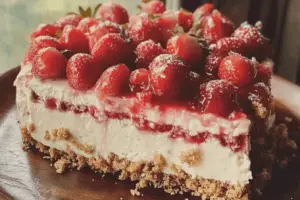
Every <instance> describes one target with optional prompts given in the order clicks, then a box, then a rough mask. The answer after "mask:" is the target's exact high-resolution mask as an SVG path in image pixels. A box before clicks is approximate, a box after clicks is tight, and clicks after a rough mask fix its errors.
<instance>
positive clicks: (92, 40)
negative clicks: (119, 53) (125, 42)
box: [88, 21, 121, 51]
mask: <svg viewBox="0 0 300 200" xmlns="http://www.w3.org/2000/svg"><path fill="white" fill-rule="evenodd" d="M108 33H121V28H120V26H119V25H118V24H115V23H113V22H109V21H105V22H102V23H100V24H99V25H97V26H94V27H92V28H91V30H90V34H88V39H89V48H90V51H92V49H93V47H94V45H95V44H96V43H97V42H98V41H99V40H100V39H101V38H102V37H103V36H104V35H106V34H108Z"/></svg>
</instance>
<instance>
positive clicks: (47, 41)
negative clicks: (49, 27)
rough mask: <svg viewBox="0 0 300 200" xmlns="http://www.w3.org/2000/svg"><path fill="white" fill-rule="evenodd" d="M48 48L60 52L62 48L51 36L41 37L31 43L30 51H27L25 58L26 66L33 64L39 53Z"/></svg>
mask: <svg viewBox="0 0 300 200" xmlns="http://www.w3.org/2000/svg"><path fill="white" fill-rule="evenodd" d="M46 47H54V48H56V49H58V50H60V49H61V48H62V47H61V44H60V43H59V42H58V40H57V39H56V38H53V37H50V36H39V37H37V38H35V39H34V40H32V41H31V43H30V46H29V49H28V50H27V52H26V55H25V58H24V64H26V63H28V62H31V61H32V59H33V58H34V56H35V55H36V54H37V52H38V51H39V50H40V49H42V48H46Z"/></svg>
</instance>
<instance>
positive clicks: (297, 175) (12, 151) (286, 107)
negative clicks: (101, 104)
mask: <svg viewBox="0 0 300 200" xmlns="http://www.w3.org/2000/svg"><path fill="white" fill-rule="evenodd" d="M17 72H18V69H13V70H11V71H9V72H8V73H5V74H4V75H3V76H0V91H1V93H2V95H0V155H1V156H0V199H1V200H2V199H4V200H5V199H26V200H31V199H32V200H33V199H70V200H71V199H72V200H74V199H91V200H93V199H100V200H113V199H116V200H120V199H122V198H123V199H126V200H138V199H142V200H150V199H152V200H168V199H169V200H171V199H172V200H184V199H185V197H183V196H169V195H168V194H166V193H164V192H162V191H161V190H158V189H156V190H153V189H147V190H143V191H142V193H143V195H144V196H143V197H133V196H131V195H130V192H129V191H130V189H133V188H134V185H133V184H132V183H129V182H126V181H125V182H124V181H117V180H116V178H115V177H114V176H106V177H102V176H101V175H100V174H95V173H93V172H91V171H72V172H69V173H66V174H64V175H61V174H56V173H55V170H54V168H53V167H51V166H50V162H49V161H48V160H43V159H42V158H41V155H40V154H39V153H33V152H24V151H23V150H22V148H21V146H22V141H21V136H20V130H19V127H18V124H17V120H16V110H15V89H14V87H13V86H12V82H13V80H14V78H15V76H16V74H17ZM272 85H273V92H274V94H275V97H276V99H277V100H280V102H281V103H280V104H278V103H277V108H278V109H279V110H281V111H284V113H288V115H293V116H295V118H298V119H300V115H299V113H300V105H299V103H298V102H299V100H300V96H299V95H300V89H299V87H297V86H295V85H293V84H291V83H290V82H288V81H285V80H283V79H281V78H278V77H274V78H273V81H272ZM279 116H280V115H279ZM299 127H300V126H299V123H298V122H297V120H293V122H292V123H291V124H290V128H292V130H291V131H292V132H293V133H294V135H295V136H296V137H297V141H300V134H299ZM288 172H289V174H284V175H282V176H278V177H277V178H275V181H274V182H273V183H272V184H271V185H270V186H269V188H267V192H266V195H265V196H263V197H262V199H263V200H290V199H291V198H293V199H300V188H298V183H299V180H300V171H299V170H298V168H296V169H295V168H291V169H290V170H288ZM286 179H288V180H289V181H287V180H286ZM284 180H285V181H287V184H284V185H283V184H282V182H283V181H284ZM188 199H189V200H196V199H198V200H199V198H196V197H193V198H192V197H188Z"/></svg>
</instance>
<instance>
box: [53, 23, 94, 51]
mask: <svg viewBox="0 0 300 200" xmlns="http://www.w3.org/2000/svg"><path fill="white" fill-rule="evenodd" d="M59 41H60V43H61V45H62V46H63V47H64V48H65V49H69V50H71V51H72V52H74V53H89V42H88V39H87V37H86V35H85V34H84V33H83V32H81V31H80V30H78V29H76V28H75V27H72V26H66V27H65V28H64V30H63V32H62V35H61V38H60V39H59Z"/></svg>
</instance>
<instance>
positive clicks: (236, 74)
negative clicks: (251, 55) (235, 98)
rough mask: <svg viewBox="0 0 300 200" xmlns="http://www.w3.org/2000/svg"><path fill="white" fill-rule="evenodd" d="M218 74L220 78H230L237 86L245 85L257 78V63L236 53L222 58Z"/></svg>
mask: <svg viewBox="0 0 300 200" xmlns="http://www.w3.org/2000/svg"><path fill="white" fill-rule="evenodd" d="M218 75H219V78H220V79H225V80H228V81H230V82H232V83H233V84H234V85H236V86H244V85H247V84H248V83H250V82H251V81H252V80H253V79H254V78H255V76H256V63H255V62H253V61H251V60H249V59H248V58H246V57H243V56H241V55H240V54H236V53H234V54H231V55H229V56H227V57H225V58H224V59H223V60H222V62H221V64H220V66H219V71H218Z"/></svg>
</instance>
